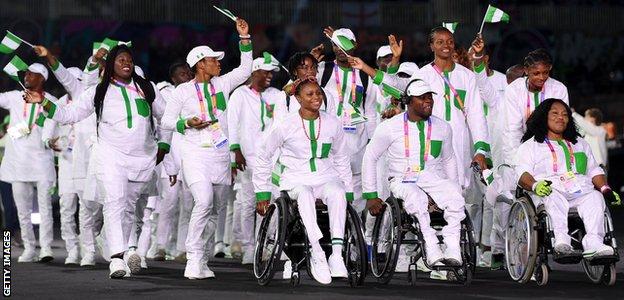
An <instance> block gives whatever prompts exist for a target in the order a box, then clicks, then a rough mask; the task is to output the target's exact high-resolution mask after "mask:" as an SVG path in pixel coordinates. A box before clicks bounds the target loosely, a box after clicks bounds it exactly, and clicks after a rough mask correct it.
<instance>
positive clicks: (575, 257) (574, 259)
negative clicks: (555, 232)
mask: <svg viewBox="0 0 624 300" xmlns="http://www.w3.org/2000/svg"><path fill="white" fill-rule="evenodd" d="M582 259H583V252H581V251H573V252H571V253H565V254H561V253H554V254H553V260H554V261H555V262H557V263H559V264H563V265H565V264H578V263H580V262H581V260H582Z"/></svg>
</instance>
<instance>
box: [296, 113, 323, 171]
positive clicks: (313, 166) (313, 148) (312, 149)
mask: <svg viewBox="0 0 624 300" xmlns="http://www.w3.org/2000/svg"><path fill="white" fill-rule="evenodd" d="M308 122H309V123H310V134H309V135H308V132H307V131H306V128H305V124H304V123H303V118H301V127H302V128H303V132H304V133H305V135H306V137H307V138H308V140H310V152H312V157H311V158H310V171H312V172H316V161H315V159H316V150H317V149H318V143H317V141H318V139H319V137H320V136H321V115H319V117H318V123H319V126H318V133H316V134H314V120H309V121H308Z"/></svg>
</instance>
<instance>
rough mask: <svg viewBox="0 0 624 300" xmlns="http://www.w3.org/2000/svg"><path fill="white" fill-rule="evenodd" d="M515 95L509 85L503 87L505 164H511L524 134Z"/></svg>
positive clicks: (520, 113) (520, 112)
mask: <svg viewBox="0 0 624 300" xmlns="http://www.w3.org/2000/svg"><path fill="white" fill-rule="evenodd" d="M517 100H518V99H517V95H516V93H515V91H514V90H513V89H512V88H511V86H507V88H505V102H504V106H505V107H504V110H503V113H504V114H505V125H504V130H503V153H504V155H505V157H504V159H503V161H504V162H505V163H506V164H509V165H513V163H514V162H513V161H514V156H515V153H516V150H517V149H518V146H520V140H521V139H522V135H523V134H524V132H523V131H524V130H523V126H522V120H523V117H522V114H523V113H524V112H522V110H521V109H519V107H518V105H517V104H516V103H517Z"/></svg>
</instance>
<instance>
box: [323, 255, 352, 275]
mask: <svg viewBox="0 0 624 300" xmlns="http://www.w3.org/2000/svg"><path fill="white" fill-rule="evenodd" d="M327 264H328V265H329V273H330V274H331V277H337V278H349V271H347V267H346V266H345V264H344V259H342V255H341V254H336V253H332V255H330V256H329V259H328V260H327Z"/></svg>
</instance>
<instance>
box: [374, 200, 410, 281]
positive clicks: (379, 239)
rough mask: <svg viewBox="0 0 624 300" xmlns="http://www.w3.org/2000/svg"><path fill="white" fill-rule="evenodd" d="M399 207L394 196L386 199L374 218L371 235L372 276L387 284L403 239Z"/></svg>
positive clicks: (392, 273) (392, 272)
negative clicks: (379, 213) (380, 210)
mask: <svg viewBox="0 0 624 300" xmlns="http://www.w3.org/2000/svg"><path fill="white" fill-rule="evenodd" d="M401 227H402V221H401V207H400V205H399V201H397V199H395V198H394V197H390V198H388V200H386V207H385V209H384V212H383V214H382V215H381V216H378V217H377V219H376V220H375V226H374V227H373V236H372V248H373V249H372V259H371V266H372V271H373V276H375V278H377V280H379V282H381V283H384V284H387V283H388V282H389V281H390V279H392V276H393V275H394V269H395V267H396V263H397V259H398V258H399V248H400V247H401V241H402V239H403V236H402V232H401Z"/></svg>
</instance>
